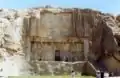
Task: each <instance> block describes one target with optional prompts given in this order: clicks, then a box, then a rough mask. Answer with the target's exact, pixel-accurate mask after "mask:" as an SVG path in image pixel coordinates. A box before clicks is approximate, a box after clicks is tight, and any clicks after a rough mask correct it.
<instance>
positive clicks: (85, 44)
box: [84, 38, 89, 60]
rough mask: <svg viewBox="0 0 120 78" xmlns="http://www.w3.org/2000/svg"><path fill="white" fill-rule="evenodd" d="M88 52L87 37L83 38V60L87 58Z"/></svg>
mask: <svg viewBox="0 0 120 78" xmlns="http://www.w3.org/2000/svg"><path fill="white" fill-rule="evenodd" d="M88 52H89V40H88V39H87V38H85V39H84V57H85V58H84V60H88Z"/></svg>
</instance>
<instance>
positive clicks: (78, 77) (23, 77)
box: [8, 76, 95, 78]
mask: <svg viewBox="0 0 120 78" xmlns="http://www.w3.org/2000/svg"><path fill="white" fill-rule="evenodd" d="M8 78H71V76H10V77H8ZM75 78H95V77H92V76H76V77H75Z"/></svg>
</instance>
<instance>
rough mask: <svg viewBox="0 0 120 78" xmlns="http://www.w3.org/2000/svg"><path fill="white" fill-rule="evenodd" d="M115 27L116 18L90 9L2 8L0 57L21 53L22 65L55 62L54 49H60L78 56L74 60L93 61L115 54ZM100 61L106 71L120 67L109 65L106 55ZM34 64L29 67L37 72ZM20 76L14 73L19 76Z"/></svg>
mask: <svg viewBox="0 0 120 78" xmlns="http://www.w3.org/2000/svg"><path fill="white" fill-rule="evenodd" d="M103 19H104V20H103ZM102 22H103V23H102ZM118 24H119V19H118V17H117V18H116V19H115V18H113V17H111V16H109V15H107V14H103V13H101V12H98V11H93V10H89V9H75V10H74V9H67V10H66V9H55V8H34V9H26V10H23V11H20V10H18V11H17V10H7V9H3V10H1V11H0V49H2V50H0V54H1V56H2V57H4V56H3V55H2V53H4V51H6V52H7V53H9V56H10V57H12V55H14V54H15V53H23V55H22V56H23V57H24V60H25V61H24V62H27V63H28V62H29V63H31V62H35V61H38V60H40V59H41V60H44V61H54V60H55V50H60V51H61V52H64V53H67V52H68V53H70V55H71V56H73V57H77V61H80V60H81V61H83V60H88V57H89V56H90V57H92V56H94V57H93V58H92V60H96V59H98V58H99V57H100V56H101V55H102V54H104V53H103V52H105V51H103V50H106V51H108V52H109V53H110V52H111V51H112V52H111V53H113V54H114V53H117V52H113V51H115V50H116V46H115V45H116V43H115V42H114V37H113V35H114V34H119V31H120V28H119V25H118ZM102 39H104V41H103V43H102ZM103 45H104V46H103ZM103 48H104V49H103ZM3 49H4V50H3ZM109 53H108V54H109ZM24 54H25V55H24ZM18 55H19V56H21V54H18ZM91 55H92V56H91ZM63 56H64V54H63ZM116 57H117V58H119V56H116ZM5 59H6V58H5ZM20 59H21V58H20ZM102 59H103V61H104V62H105V64H106V66H108V69H109V71H111V70H113V69H115V68H116V66H117V68H120V67H119V64H120V63H119V62H118V61H116V66H109V64H111V63H110V61H109V60H110V59H113V60H112V61H113V62H115V59H114V58H112V56H111V57H110V58H107V57H106V56H105V57H104V58H103V57H102ZM10 60H11V59H10ZM26 60H27V61H26ZM11 61H12V60H11ZM4 62H5V61H4ZM14 63H16V62H14ZM21 64H23V62H21V61H20V63H19V65H21ZM57 64H58V63H57ZM19 65H18V66H19ZM36 65H37V62H36V63H35V65H32V66H33V67H34V68H35V67H36V69H38V67H39V66H36ZM70 65H71V64H70ZM13 68H14V67H13ZM45 68H46V67H45ZM65 68H66V66H65ZM3 70H4V69H3ZM11 70H12V69H11ZM16 70H20V69H16ZM79 70H81V69H79ZM26 71H30V70H29V69H26ZM37 71H39V72H40V71H41V70H40V69H39V70H37ZM53 71H54V70H53ZM68 71H70V70H68ZM4 73H6V72H4ZM19 73H20V72H18V73H17V74H16V73H14V74H16V75H21V74H19ZM40 73H41V72H40Z"/></svg>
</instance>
